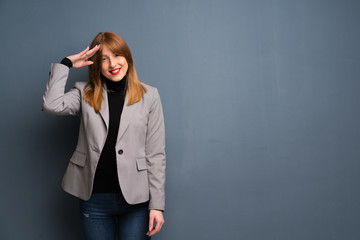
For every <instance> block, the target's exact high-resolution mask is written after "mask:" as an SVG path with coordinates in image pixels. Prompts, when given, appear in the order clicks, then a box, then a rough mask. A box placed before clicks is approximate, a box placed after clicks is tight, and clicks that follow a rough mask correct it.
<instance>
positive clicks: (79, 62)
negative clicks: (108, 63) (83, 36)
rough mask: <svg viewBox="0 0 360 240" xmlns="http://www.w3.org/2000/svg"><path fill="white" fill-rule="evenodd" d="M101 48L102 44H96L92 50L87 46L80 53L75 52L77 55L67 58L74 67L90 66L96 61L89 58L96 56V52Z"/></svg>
mask: <svg viewBox="0 0 360 240" xmlns="http://www.w3.org/2000/svg"><path fill="white" fill-rule="evenodd" d="M99 49H100V45H96V46H95V47H93V48H92V49H91V50H89V47H87V48H85V50H84V51H82V52H80V53H78V54H75V55H71V56H67V58H68V59H69V60H70V61H71V62H72V67H73V68H81V67H85V66H89V65H91V64H93V63H94V62H93V61H90V60H88V59H89V58H91V57H92V56H94V54H95V53H96V52H97V51H98V50H99Z"/></svg>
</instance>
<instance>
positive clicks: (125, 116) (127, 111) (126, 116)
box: [117, 94, 136, 141]
mask: <svg viewBox="0 0 360 240" xmlns="http://www.w3.org/2000/svg"><path fill="white" fill-rule="evenodd" d="M128 102H129V97H128V95H127V94H126V97H125V101H124V107H123V110H122V113H121V118H120V127H119V132H118V136H117V141H119V139H120V138H121V136H122V135H123V134H124V132H125V131H126V129H127V128H128V126H129V123H130V121H131V119H132V116H133V114H134V112H135V108H136V104H132V105H130V106H128V105H127V104H128Z"/></svg>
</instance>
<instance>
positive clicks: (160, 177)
mask: <svg viewBox="0 0 360 240" xmlns="http://www.w3.org/2000/svg"><path fill="white" fill-rule="evenodd" d="M145 154H146V160H147V165H148V177H149V189H150V202H149V209H157V210H162V211H164V210H165V168H166V155H165V124H164V116H163V110H162V105H161V100H160V96H159V93H158V91H157V89H156V88H155V91H154V95H153V102H152V105H151V107H150V110H149V118H148V127H147V134H146V143H145Z"/></svg>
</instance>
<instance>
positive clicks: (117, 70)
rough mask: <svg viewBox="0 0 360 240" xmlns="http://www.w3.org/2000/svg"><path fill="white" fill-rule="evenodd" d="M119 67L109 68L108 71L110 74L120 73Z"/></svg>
mask: <svg viewBox="0 0 360 240" xmlns="http://www.w3.org/2000/svg"><path fill="white" fill-rule="evenodd" d="M120 69H121V68H115V69H113V70H110V71H109V72H110V74H111V75H118V74H119V73H120Z"/></svg>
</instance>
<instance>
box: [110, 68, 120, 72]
mask: <svg viewBox="0 0 360 240" xmlns="http://www.w3.org/2000/svg"><path fill="white" fill-rule="evenodd" d="M117 71H120V69H119V68H117V69H115V70H111V71H110V72H112V73H114V72H117Z"/></svg>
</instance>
